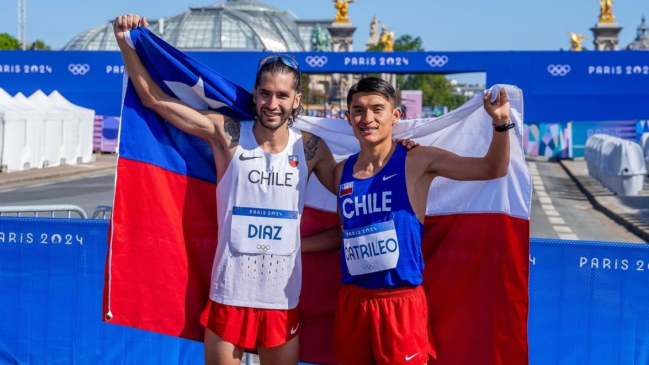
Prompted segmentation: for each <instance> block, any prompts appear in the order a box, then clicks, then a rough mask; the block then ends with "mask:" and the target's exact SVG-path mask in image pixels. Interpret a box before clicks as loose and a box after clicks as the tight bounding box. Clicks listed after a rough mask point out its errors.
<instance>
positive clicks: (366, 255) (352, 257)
mask: <svg viewBox="0 0 649 365" xmlns="http://www.w3.org/2000/svg"><path fill="white" fill-rule="evenodd" d="M343 247H344V250H345V261H346V262H347V268H348V269H349V273H350V274H352V275H363V274H369V273H372V272H377V271H383V270H390V269H394V268H395V267H397V262H398V261H399V241H398V240H397V231H396V230H395V229H394V221H388V222H382V223H377V224H372V225H369V226H365V227H360V228H354V229H350V230H345V231H343Z"/></svg>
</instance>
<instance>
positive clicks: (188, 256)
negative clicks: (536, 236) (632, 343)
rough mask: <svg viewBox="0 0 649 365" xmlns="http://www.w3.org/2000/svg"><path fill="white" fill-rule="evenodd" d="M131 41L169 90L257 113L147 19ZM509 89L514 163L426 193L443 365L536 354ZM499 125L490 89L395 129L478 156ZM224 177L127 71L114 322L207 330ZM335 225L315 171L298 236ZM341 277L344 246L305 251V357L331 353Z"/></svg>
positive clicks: (192, 333) (226, 109) (343, 142)
mask: <svg viewBox="0 0 649 365" xmlns="http://www.w3.org/2000/svg"><path fill="white" fill-rule="evenodd" d="M129 42H130V44H131V45H132V46H133V47H134V48H135V49H136V50H137V52H138V54H139V55H140V58H141V59H142V61H143V63H144V65H145V66H146V67H147V68H148V69H149V72H151V74H152V76H153V78H154V79H155V80H156V82H157V83H158V84H160V85H161V86H162V87H163V89H164V90H165V91H166V92H167V93H169V94H171V95H175V96H177V97H179V98H181V99H183V100H185V101H186V102H188V103H190V104H191V105H193V106H194V107H196V108H200V109H208V108H209V109H215V110H218V111H220V112H222V113H223V114H225V115H228V116H230V117H233V118H236V119H239V120H252V119H253V114H252V101H251V95H250V93H249V92H247V91H246V90H244V89H242V88H241V87H239V86H237V85H235V84H233V83H232V82H230V81H228V80H227V79H225V78H224V77H222V76H221V75H219V74H217V73H215V72H214V71H212V70H210V69H208V68H206V67H205V66H203V65H201V64H199V63H197V62H196V61H194V60H192V59H191V58H188V57H187V56H186V55H184V54H182V53H181V52H179V51H178V50H176V49H174V48H173V47H171V46H169V45H168V44H166V43H164V41H162V40H160V39H159V38H157V37H156V36H155V35H153V34H152V33H151V32H149V31H148V30H146V29H143V28H138V29H136V30H133V31H131V32H130V40H129ZM251 77H252V76H251ZM502 87H505V89H506V91H507V93H508V97H509V100H510V105H511V119H512V120H513V121H514V122H515V123H516V128H514V129H512V130H510V131H509V133H510V137H511V151H510V155H511V161H510V165H509V173H508V175H507V176H506V177H503V178H501V179H497V180H490V181H480V182H457V181H452V180H448V179H444V178H437V179H435V181H434V182H433V184H432V186H431V189H430V193H429V198H428V208H427V217H426V221H425V232H424V240H423V242H422V251H423V254H424V258H425V264H426V268H425V270H424V284H423V286H424V289H425V290H426V294H427V299H428V306H429V318H430V322H431V326H432V331H433V336H434V340H433V342H434V343H433V345H434V346H435V348H436V351H437V354H438V358H437V360H436V361H435V363H436V364H486V365H489V364H499V365H509V364H527V363H528V351H527V350H528V347H527V311H528V292H527V284H528V267H529V266H528V264H529V217H530V203H531V194H532V183H531V177H530V174H529V170H528V168H527V166H526V164H525V160H524V156H523V149H522V138H521V135H522V130H523V120H522V113H523V99H522V92H521V91H520V90H519V89H517V88H515V87H512V86H502ZM499 88H500V86H495V87H494V89H493V90H494V93H493V94H494V95H495V94H496V91H497V90H498V89H499ZM294 128H297V129H300V130H304V131H309V132H311V133H314V134H316V135H318V136H320V137H321V138H322V139H323V140H324V141H325V142H326V143H327V144H328V146H329V148H330V149H331V151H332V152H333V154H334V156H335V158H336V159H337V160H341V159H344V158H345V157H346V156H348V155H349V154H351V153H355V152H357V151H358V149H359V147H358V143H357V141H356V139H355V137H354V136H353V133H352V131H351V129H350V128H349V126H348V125H347V123H344V122H342V123H341V121H340V120H328V119H316V118H307V117H305V118H302V119H301V120H300V121H298V122H296V123H295V124H294ZM491 135H492V131H491V120H490V118H489V117H488V115H487V113H486V112H485V111H484V109H483V108H482V100H481V97H476V98H474V99H472V100H470V101H469V102H467V103H466V104H465V105H463V106H462V107H460V108H458V109H457V110H455V111H453V112H452V113H449V114H447V115H445V116H443V117H440V118H437V119H417V120H408V121H400V122H399V123H397V124H396V125H395V130H394V137H395V138H399V137H407V138H412V139H415V140H416V141H418V142H420V143H421V144H422V145H434V146H437V147H440V148H444V149H447V150H449V151H452V152H455V153H457V154H460V155H463V156H483V155H484V154H485V153H486V151H487V149H488V146H489V142H490V139H491ZM289 163H291V161H289ZM215 176H216V174H215V171H214V160H213V158H212V155H211V151H210V149H209V146H208V145H207V143H206V142H204V141H202V140H201V139H199V138H197V137H193V136H190V135H187V134H185V133H183V132H181V131H179V130H178V129H176V128H175V127H173V126H172V125H171V124H169V123H168V122H166V121H164V120H163V119H162V118H160V117H159V116H157V115H156V114H155V113H154V112H152V111H150V110H148V109H146V108H144V107H143V106H142V104H141V102H140V100H139V99H138V97H137V95H136V93H135V90H134V89H133V87H132V85H131V84H130V82H129V83H126V87H125V93H124V106H123V110H122V125H121V129H120V142H119V160H118V164H117V182H116V188H115V189H116V192H115V202H114V207H113V216H112V221H111V234H110V237H109V250H108V255H107V264H106V280H105V288H104V311H103V313H104V320H105V321H106V322H108V323H114V324H122V325H127V326H132V327H137V328H141V329H146V330H150V331H155V332H160V333H165V334H169V335H173V336H180V337H185V338H189V339H194V340H198V341H200V340H202V338H203V328H202V326H201V325H200V323H199V320H200V314H201V311H202V310H203V308H204V306H205V304H206V303H207V301H208V294H209V287H210V272H211V268H212V261H213V258H214V252H215V248H216V244H217V231H218V228H219V227H218V222H217V221H216V204H217V202H216V194H215V190H216V185H215V180H216V178H215ZM352 188H353V187H351V186H350V187H349V189H352ZM345 189H346V188H345ZM337 225H338V217H337V216H336V197H335V196H334V195H333V194H330V193H329V192H327V191H326V190H324V188H323V187H322V185H321V184H320V183H319V182H318V181H317V179H316V178H315V176H313V175H312V176H311V177H310V182H309V186H308V188H307V196H306V207H305V210H304V214H303V218H302V226H301V234H302V236H303V237H305V236H309V235H312V234H315V233H318V232H320V231H322V230H324V229H328V228H331V227H334V226H337ZM339 287H340V252H339V251H333V252H325V253H317V254H303V287H302V294H301V297H300V305H299V306H300V309H301V324H300V328H301V333H300V360H301V361H306V362H312V363H321V364H335V361H334V359H333V356H332V343H333V341H332V339H333V336H334V335H335V334H334V333H333V308H334V301H335V297H336V292H337V290H338V288H339ZM431 362H432V360H431Z"/></svg>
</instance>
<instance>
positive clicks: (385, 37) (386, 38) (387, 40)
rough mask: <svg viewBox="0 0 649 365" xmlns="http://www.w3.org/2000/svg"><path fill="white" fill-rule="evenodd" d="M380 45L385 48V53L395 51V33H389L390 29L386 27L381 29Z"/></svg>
mask: <svg viewBox="0 0 649 365" xmlns="http://www.w3.org/2000/svg"><path fill="white" fill-rule="evenodd" d="M379 44H380V45H381V46H382V47H383V48H382V49H383V51H384V52H391V51H394V31H392V32H388V27H387V26H385V25H384V26H383V28H382V29H381V40H380V41H379Z"/></svg>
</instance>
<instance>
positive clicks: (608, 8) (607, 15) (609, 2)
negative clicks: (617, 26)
mask: <svg viewBox="0 0 649 365" xmlns="http://www.w3.org/2000/svg"><path fill="white" fill-rule="evenodd" d="M599 7H600V10H599V21H600V22H601V23H613V22H614V21H615V15H613V0H599Z"/></svg>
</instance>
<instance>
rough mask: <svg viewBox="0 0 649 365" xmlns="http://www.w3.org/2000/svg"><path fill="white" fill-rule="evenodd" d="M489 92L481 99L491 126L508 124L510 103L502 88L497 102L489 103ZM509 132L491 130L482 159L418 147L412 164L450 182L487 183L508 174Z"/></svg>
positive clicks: (433, 148) (414, 152) (432, 148)
mask: <svg viewBox="0 0 649 365" xmlns="http://www.w3.org/2000/svg"><path fill="white" fill-rule="evenodd" d="M490 97H491V93H489V92H488V93H486V94H485V96H484V108H485V110H486V111H487V113H488V114H489V116H490V117H491V118H492V123H493V125H494V126H504V125H506V124H507V123H510V121H509V100H508V99H507V93H506V92H505V89H501V90H500V92H499V94H498V95H497V97H496V100H495V101H494V102H493V103H491V102H490ZM509 149H510V147H509V132H508V131H504V132H497V131H496V130H495V128H494V131H493V136H492V139H491V144H490V145H489V149H488V151H487V154H486V155H485V156H484V157H462V156H458V155H456V154H454V153H452V152H449V151H446V150H442V149H439V148H435V147H421V148H417V149H415V150H414V151H413V154H414V155H416V154H419V155H420V156H418V158H416V159H414V160H413V162H414V163H416V164H417V165H418V167H419V168H421V169H422V170H424V171H426V172H428V173H431V174H433V176H443V177H446V178H449V179H453V180H461V181H467V180H489V179H496V178H500V177H503V176H505V175H507V169H508V167H509Z"/></svg>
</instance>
